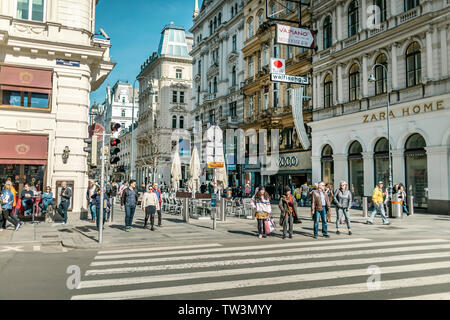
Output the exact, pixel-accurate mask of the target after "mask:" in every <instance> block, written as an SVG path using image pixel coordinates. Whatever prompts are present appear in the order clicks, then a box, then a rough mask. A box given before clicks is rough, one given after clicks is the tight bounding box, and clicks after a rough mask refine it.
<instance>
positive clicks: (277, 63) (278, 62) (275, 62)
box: [270, 58, 286, 74]
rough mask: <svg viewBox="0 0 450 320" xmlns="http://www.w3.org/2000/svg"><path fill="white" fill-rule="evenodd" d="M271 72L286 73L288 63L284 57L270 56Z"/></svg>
mask: <svg viewBox="0 0 450 320" xmlns="http://www.w3.org/2000/svg"><path fill="white" fill-rule="evenodd" d="M270 73H276V74H285V73H286V63H285V60H284V59H278V58H270Z"/></svg>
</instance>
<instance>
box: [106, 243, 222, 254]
mask: <svg viewBox="0 0 450 320" xmlns="http://www.w3.org/2000/svg"><path fill="white" fill-rule="evenodd" d="M208 247H222V245H221V244H219V243H207V244H198V245H193V246H172V247H156V248H152V247H149V248H137V249H120V250H103V251H99V252H98V254H110V253H124V252H146V251H150V252H156V251H164V250H171V249H190V248H192V249H193V248H208Z"/></svg>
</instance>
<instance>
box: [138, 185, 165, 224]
mask: <svg viewBox="0 0 450 320" xmlns="http://www.w3.org/2000/svg"><path fill="white" fill-rule="evenodd" d="M141 208H142V210H143V211H144V212H145V221H144V229H145V228H146V227H147V222H148V218H149V217H150V225H151V229H150V230H152V231H154V230H155V229H154V228H153V226H154V224H155V213H156V212H157V211H160V210H161V206H160V202H159V200H158V196H157V195H156V192H155V189H153V187H152V186H149V187H148V191H147V192H146V193H144V196H143V197H142V202H141Z"/></svg>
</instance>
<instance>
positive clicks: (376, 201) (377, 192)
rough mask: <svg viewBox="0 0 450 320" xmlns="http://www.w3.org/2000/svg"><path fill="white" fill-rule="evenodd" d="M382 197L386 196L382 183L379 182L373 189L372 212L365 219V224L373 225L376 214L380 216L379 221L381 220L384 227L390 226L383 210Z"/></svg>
mask: <svg viewBox="0 0 450 320" xmlns="http://www.w3.org/2000/svg"><path fill="white" fill-rule="evenodd" d="M384 196H387V194H386V192H385V191H383V181H379V182H378V186H376V187H375V189H373V193H372V202H373V211H372V214H371V215H370V217H369V219H367V222H366V224H373V219H374V218H375V215H376V214H377V213H379V214H380V215H381V220H383V224H384V225H389V224H390V222H389V220H388V218H387V217H386V213H385V210H384V200H383V197H384Z"/></svg>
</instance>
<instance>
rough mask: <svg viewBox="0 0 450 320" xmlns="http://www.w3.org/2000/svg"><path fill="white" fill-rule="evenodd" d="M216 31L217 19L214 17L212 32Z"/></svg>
mask: <svg viewBox="0 0 450 320" xmlns="http://www.w3.org/2000/svg"><path fill="white" fill-rule="evenodd" d="M216 29H217V18H216V17H214V32H215V31H216Z"/></svg>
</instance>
